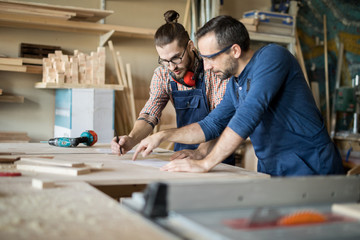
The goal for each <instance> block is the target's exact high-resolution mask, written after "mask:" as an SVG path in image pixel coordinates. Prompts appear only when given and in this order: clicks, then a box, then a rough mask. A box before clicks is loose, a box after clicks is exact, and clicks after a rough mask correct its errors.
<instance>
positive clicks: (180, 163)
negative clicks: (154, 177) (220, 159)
mask: <svg viewBox="0 0 360 240" xmlns="http://www.w3.org/2000/svg"><path fill="white" fill-rule="evenodd" d="M210 169H211V168H209V167H208V164H207V163H206V161H205V160H192V159H189V158H185V159H177V160H173V161H171V162H170V163H168V164H166V165H165V166H163V167H162V168H160V170H161V171H169V172H195V173H205V172H208V171H210Z"/></svg>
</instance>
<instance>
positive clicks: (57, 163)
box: [20, 157, 85, 167]
mask: <svg viewBox="0 0 360 240" xmlns="http://www.w3.org/2000/svg"><path fill="white" fill-rule="evenodd" d="M20 162H21V163H29V164H31V163H36V164H41V165H52V166H60V167H85V164H84V163H83V162H70V161H60V160H55V159H46V158H30V157H22V158H21V161H20Z"/></svg>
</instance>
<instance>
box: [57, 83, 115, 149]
mask: <svg viewBox="0 0 360 240" xmlns="http://www.w3.org/2000/svg"><path fill="white" fill-rule="evenodd" d="M114 105H115V94H114V90H112V89H93V88H90V89H89V88H87V89H85V88H84V89H82V88H73V89H57V90H56V95H55V128H54V137H80V135H81V133H82V132H84V131H86V130H94V131H95V132H96V133H97V135H98V142H99V143H110V142H111V140H112V138H113V137H114Z"/></svg>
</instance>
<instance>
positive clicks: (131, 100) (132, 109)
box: [126, 63, 136, 125]
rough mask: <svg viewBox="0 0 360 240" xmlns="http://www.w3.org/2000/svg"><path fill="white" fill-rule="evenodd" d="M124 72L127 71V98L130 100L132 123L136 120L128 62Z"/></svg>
mask: <svg viewBox="0 0 360 240" xmlns="http://www.w3.org/2000/svg"><path fill="white" fill-rule="evenodd" d="M126 72H127V79H128V83H129V98H130V99H129V100H130V106H131V116H132V121H133V122H132V124H133V125H134V124H135V121H136V109H135V97H134V87H133V82H132V76H131V66H130V63H127V64H126Z"/></svg>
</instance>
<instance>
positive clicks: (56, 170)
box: [16, 161, 91, 176]
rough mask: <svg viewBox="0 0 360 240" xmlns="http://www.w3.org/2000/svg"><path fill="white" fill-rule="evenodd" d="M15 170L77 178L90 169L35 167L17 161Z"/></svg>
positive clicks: (34, 165)
mask: <svg viewBox="0 0 360 240" xmlns="http://www.w3.org/2000/svg"><path fill="white" fill-rule="evenodd" d="M16 168H17V169H18V170H24V171H32V172H41V173H53V174H61V175H69V176H78V175H81V174H86V173H90V171H91V169H90V168H89V167H83V168H75V167H59V166H46V165H36V164H28V163H25V162H24V163H23V162H21V161H18V162H17V163H16Z"/></svg>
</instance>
